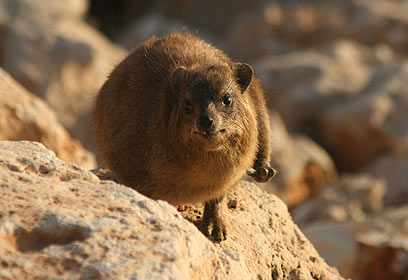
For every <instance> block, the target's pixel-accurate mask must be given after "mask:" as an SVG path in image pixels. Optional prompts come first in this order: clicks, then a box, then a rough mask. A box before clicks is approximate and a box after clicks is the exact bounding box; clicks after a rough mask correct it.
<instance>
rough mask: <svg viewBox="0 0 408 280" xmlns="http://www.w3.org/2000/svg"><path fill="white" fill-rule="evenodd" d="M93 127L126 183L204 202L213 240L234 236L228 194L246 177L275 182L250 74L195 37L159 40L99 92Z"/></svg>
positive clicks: (169, 197) (262, 111)
mask: <svg viewBox="0 0 408 280" xmlns="http://www.w3.org/2000/svg"><path fill="white" fill-rule="evenodd" d="M93 126H94V135H95V142H96V145H97V148H98V150H99V153H100V156H101V158H102V160H103V161H104V163H105V164H106V166H107V167H108V168H109V169H110V170H111V171H112V173H113V174H114V176H116V177H117V178H118V179H119V181H120V182H121V183H123V184H125V185H128V186H131V187H132V188H134V189H136V190H138V191H140V192H141V193H143V194H145V195H147V196H149V197H151V198H154V199H163V200H166V201H168V202H170V203H172V204H174V205H181V204H185V203H196V202H206V203H205V208H204V218H203V221H204V224H205V225H206V228H207V229H209V226H211V225H212V231H211V235H212V236H213V237H214V238H215V240H223V239H225V236H226V229H225V225H224V222H223V219H222V218H221V216H222V214H221V206H220V205H219V202H220V201H221V199H222V197H223V194H224V193H225V192H226V191H227V190H228V189H229V188H230V187H231V186H233V185H234V184H235V183H236V182H237V181H238V180H239V179H240V178H241V177H242V176H243V175H244V174H245V172H247V173H248V174H249V175H250V176H252V177H253V178H255V180H256V181H258V182H266V181H269V179H270V178H271V177H272V176H273V175H274V174H275V171H274V169H272V168H271V167H270V164H269V155H270V150H271V148H270V139H269V135H270V128H269V120H268V114H267V109H266V106H265V101H264V97H263V92H262V90H261V87H260V84H259V81H258V79H257V78H255V77H254V75H253V70H252V68H251V66H249V65H248V64H245V63H236V62H234V61H232V60H231V59H230V58H229V57H228V56H227V55H226V54H225V53H224V52H222V51H220V50H218V49H216V48H215V47H213V46H211V45H210V44H208V43H206V42H204V41H202V40H201V39H199V38H197V37H196V36H194V35H192V34H190V33H173V34H170V35H168V36H166V37H163V38H156V37H153V38H151V39H149V40H147V41H145V42H144V43H142V44H141V45H140V46H138V47H137V48H136V49H135V50H134V51H133V52H132V53H131V54H130V55H129V56H128V57H127V58H125V59H124V60H123V61H122V62H121V63H120V64H119V65H118V66H117V67H116V68H115V69H114V70H113V72H112V73H111V74H110V76H109V78H108V80H107V81H106V82H105V84H104V85H103V87H102V89H101V90H100V93H99V95H98V97H97V100H96V104H95V113H94V120H93ZM207 233H208V232H207Z"/></svg>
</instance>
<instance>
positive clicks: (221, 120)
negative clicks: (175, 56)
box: [170, 63, 253, 151]
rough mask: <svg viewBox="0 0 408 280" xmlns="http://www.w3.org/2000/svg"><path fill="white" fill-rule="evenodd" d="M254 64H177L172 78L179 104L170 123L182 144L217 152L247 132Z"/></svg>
mask: <svg viewBox="0 0 408 280" xmlns="http://www.w3.org/2000/svg"><path fill="white" fill-rule="evenodd" d="M252 77H253V70H252V68H251V66H249V65H248V64H244V63H236V64H233V65H232V66H230V65H227V64H222V65H210V66H192V67H188V68H186V67H184V66H179V67H176V68H175V69H174V70H173V71H172V73H171V77H170V83H171V90H172V95H173V96H175V97H176V100H177V106H175V107H174V108H173V111H172V114H171V118H170V122H171V127H172V128H173V129H175V130H177V132H176V131H174V132H176V133H177V135H178V137H179V139H180V140H181V141H182V142H183V144H184V145H185V146H186V147H188V148H191V149H201V150H205V151H216V150H219V149H222V148H223V147H225V146H228V145H231V144H232V143H231V142H234V141H235V142H236V141H239V139H240V138H241V137H242V135H243V134H245V133H248V130H249V129H253V128H249V127H248V126H249V120H248V118H249V117H250V116H249V114H250V107H249V104H248V95H249V93H247V92H246V91H247V89H248V86H249V85H250V83H251V81H252Z"/></svg>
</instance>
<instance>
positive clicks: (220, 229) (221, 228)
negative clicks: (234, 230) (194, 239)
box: [211, 223, 227, 242]
mask: <svg viewBox="0 0 408 280" xmlns="http://www.w3.org/2000/svg"><path fill="white" fill-rule="evenodd" d="M211 235H212V237H213V238H214V240H215V241H217V242H221V241H224V240H226V239H227V228H226V227H225V225H224V224H223V223H217V224H214V225H213V229H212V233H211Z"/></svg>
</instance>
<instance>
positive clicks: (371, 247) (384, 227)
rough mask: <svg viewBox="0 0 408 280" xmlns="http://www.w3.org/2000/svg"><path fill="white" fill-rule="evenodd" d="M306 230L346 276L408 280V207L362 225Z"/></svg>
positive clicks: (327, 225)
mask: <svg viewBox="0 0 408 280" xmlns="http://www.w3.org/2000/svg"><path fill="white" fill-rule="evenodd" d="M303 231H304V233H305V235H306V236H307V237H308V238H309V239H310V240H311V241H312V243H313V244H314V245H315V246H316V249H317V250H318V251H319V252H320V253H321V254H322V256H324V258H325V259H326V260H327V262H328V263H329V264H330V265H333V266H336V267H338V268H339V270H340V272H341V274H342V275H344V276H346V277H350V278H352V279H356V280H363V279H405V278H404V277H406V275H407V274H406V273H407V256H408V255H407V254H408V247H407V246H408V207H407V206H406V205H405V206H401V207H399V208H394V209H389V210H387V211H383V212H382V213H379V214H377V215H374V216H371V217H367V218H366V219H365V220H363V221H359V222H357V221H351V220H349V221H346V222H332V221H318V222H314V223H311V224H308V225H307V226H305V227H303Z"/></svg>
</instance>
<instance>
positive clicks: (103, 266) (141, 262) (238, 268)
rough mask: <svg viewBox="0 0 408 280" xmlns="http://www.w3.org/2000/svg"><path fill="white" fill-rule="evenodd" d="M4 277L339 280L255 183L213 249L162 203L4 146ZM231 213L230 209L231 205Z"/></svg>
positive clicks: (0, 214) (241, 190)
mask: <svg viewBox="0 0 408 280" xmlns="http://www.w3.org/2000/svg"><path fill="white" fill-rule="evenodd" d="M0 193H1V196H2V197H7V199H2V200H0V266H1V269H0V278H2V279H23V278H28V279H31V278H73V277H79V278H81V279H96V278H102V279H107V278H111V279H112V278H118V277H120V278H132V277H133V278H136V279H146V278H149V279H271V278H272V279H342V278H341V277H340V276H339V274H338V272H337V271H336V270H335V269H333V268H330V267H329V266H328V265H327V264H326V263H325V262H324V260H323V259H322V258H321V257H320V256H319V255H318V253H317V252H316V250H315V249H314V248H313V246H312V245H311V243H310V242H309V241H308V240H307V239H306V238H305V237H304V236H303V234H302V233H301V231H300V230H299V229H298V227H297V226H296V225H294V224H293V222H292V220H291V217H290V215H289V214H288V212H287V208H286V206H285V205H284V204H283V203H282V202H281V201H280V200H279V199H277V198H276V197H275V196H273V195H268V194H266V193H264V192H262V191H261V190H260V189H258V188H257V187H256V186H255V185H254V184H249V183H243V184H241V185H240V186H237V188H236V190H235V191H234V192H232V193H231V194H230V196H229V200H232V199H235V200H236V201H237V203H236V204H235V206H236V207H235V209H234V207H231V208H229V210H228V211H229V213H228V214H229V215H230V216H231V224H232V227H231V230H230V233H229V240H227V241H226V242H224V243H221V244H213V243H212V242H211V241H210V240H208V239H207V238H205V237H204V235H202V234H201V233H200V232H199V231H198V230H197V228H196V227H194V225H193V224H191V223H189V222H188V221H187V220H185V219H184V218H182V216H181V215H180V214H179V213H178V212H177V211H176V210H175V208H174V207H172V206H170V205H169V204H167V203H166V202H163V201H154V200H151V199H149V198H146V197H144V196H143V195H141V194H139V193H137V192H136V191H134V190H132V189H130V188H127V187H125V186H122V185H118V184H116V183H114V182H112V181H101V180H99V179H98V178H97V177H96V176H95V175H93V174H92V173H90V172H88V171H85V170H83V169H82V168H80V167H77V166H75V165H72V164H68V163H65V162H62V161H60V160H59V159H57V158H56V157H55V156H54V155H53V153H52V152H50V151H49V150H46V149H45V148H44V146H42V145H41V144H39V143H34V142H25V141H22V142H9V141H1V142H0ZM229 205H230V206H231V205H232V204H231V203H229Z"/></svg>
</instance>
